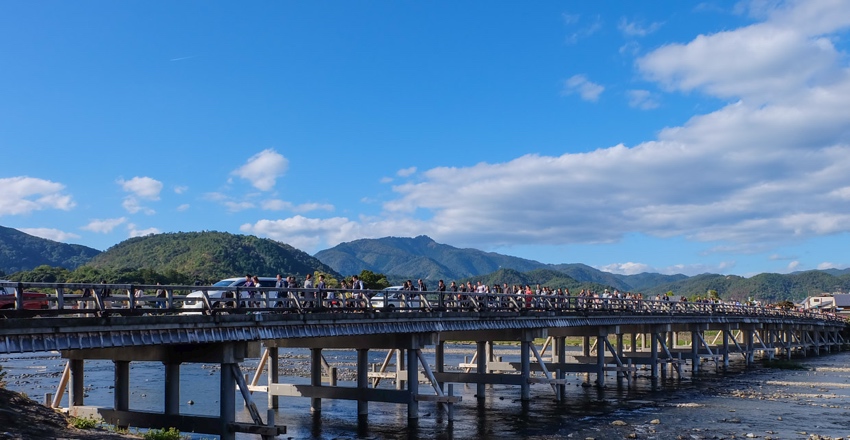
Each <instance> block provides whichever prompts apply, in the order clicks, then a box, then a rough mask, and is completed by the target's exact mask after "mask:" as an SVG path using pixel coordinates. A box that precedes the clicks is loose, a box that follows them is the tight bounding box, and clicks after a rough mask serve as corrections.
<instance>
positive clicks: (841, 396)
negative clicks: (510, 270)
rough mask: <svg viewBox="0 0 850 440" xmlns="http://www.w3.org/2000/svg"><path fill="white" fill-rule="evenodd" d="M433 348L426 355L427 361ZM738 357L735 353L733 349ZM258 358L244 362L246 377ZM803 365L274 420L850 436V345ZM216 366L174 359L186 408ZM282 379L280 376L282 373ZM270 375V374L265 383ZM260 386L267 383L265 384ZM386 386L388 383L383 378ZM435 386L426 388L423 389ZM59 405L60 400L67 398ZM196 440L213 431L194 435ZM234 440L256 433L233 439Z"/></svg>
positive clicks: (302, 413)
mask: <svg viewBox="0 0 850 440" xmlns="http://www.w3.org/2000/svg"><path fill="white" fill-rule="evenodd" d="M474 351H475V348H474V345H448V344H447V345H446V364H447V371H450V370H451V369H450V368H449V367H448V366H451V365H454V366H455V368H454V369H455V370H457V365H458V364H459V363H461V362H463V361H464V357H471V356H472V354H473V353H474ZM323 353H324V355H325V358H326V359H327V360H328V362H329V363H330V364H331V365H333V366H336V367H337V368H338V369H339V377H340V382H339V385H340V386H355V385H354V383H353V382H351V381H350V380H351V378H353V377H354V376H353V374H354V367H355V365H356V353H355V352H354V351H353V350H325V351H323ZM496 354H497V355H500V356H503V357H504V360H505V361H512V360H518V350H517V348H516V347H512V346H505V347H497V348H496ZM385 356H386V351H383V352H381V351H370V359H369V361H370V363H380V362H382V361H383V359H384V357H385ZM432 356H433V353H429V354H428V357H429V358H430V359H433V357H432ZM280 357H281V359H280V371H281V376H282V378H281V382H285V383H297V384H301V383H308V379H307V377H306V375H307V372H308V371H309V365H308V359H309V352H308V351H307V350H298V349H291V350H283V349H281V353H280ZM738 357H740V356H738ZM0 363H2V366H3V368H4V371H6V372H7V377H6V381H7V382H8V384H7V388H9V389H12V390H16V391H21V392H24V393H26V394H27V395H29V396H30V397H31V398H33V399H35V400H37V401H42V400H43V399H44V394H45V393H55V391H56V387H57V386H58V383H59V379H60V376H61V373H62V369H63V368H64V365H65V360H64V359H62V358H61V357H60V356H59V355H58V353H34V354H18V355H4V356H0ZM257 363H258V360H256V359H253V360H246V362H244V363H243V364H242V366H241V367H242V371H243V373H244V374H253V371H254V369H255V368H256V366H257ZM794 363H795V364H797V365H799V367H800V368H801V369H785V368H783V369H779V368H768V367H765V366H762V365H761V364H760V363H759V364H757V365H756V366H754V367H750V368H744V366H743V365H742V364H741V363H740V361H739V360H738V359H735V358H734V357H733V362H732V366H731V368H730V369H729V370H728V371H726V372H722V371H718V370H717V369H716V368H715V366H714V364H713V363H704V364H703V365H702V367H701V372H700V373H699V376H698V377H697V378H692V377H691V373H690V370H689V369H686V371H685V373H686V374H684V377H682V378H677V377H675V376H674V377H671V378H666V379H664V380H661V381H658V382H656V383H655V384H653V383H652V381H651V380H650V379H649V371H639V374H638V378H637V379H636V380H633V381H632V383H631V384H629V383H628V382H627V381H622V382H621V383H618V381H617V380H616V379H615V377H614V376H612V375H609V376H607V378H606V386H605V388H604V389H599V388H597V387H595V386H589V384H588V383H586V382H587V380H588V379H590V380H592V379H593V377H590V378H588V377H587V376H586V375H585V374H571V375H568V376H567V380H568V385H567V397H566V399H564V400H563V401H561V402H558V401H556V400H555V395H554V392H553V390H552V388H551V387H550V386H548V385H542V384H537V385H532V387H531V400H530V401H527V402H524V401H521V400H520V399H519V397H520V390H519V388H518V387H515V386H498V385H492V386H488V387H487V391H486V396H485V399H484V401H483V402H479V401H478V399H477V398H476V396H475V393H476V386H475V385H468V386H466V385H462V384H455V386H454V393H455V394H456V395H461V396H463V400H462V402H460V403H458V404H456V405H455V410H454V416H455V418H454V422H452V423H449V422H448V417H447V413H446V411H445V409H444V408H442V407H440V406H438V405H436V404H434V403H431V402H421V403H420V405H419V410H420V420H419V422H418V423H417V424H416V426H413V427H411V426H408V423H407V408H406V406H404V405H396V404H383V403H377V402H370V404H369V417H368V422H367V423H362V422H361V423H358V420H357V403H356V402H351V401H342V400H327V399H326V400H323V401H322V412H321V414H320V415H312V414H310V407H309V405H310V402H309V399H306V398H287V397H281V398H280V409H279V410H278V411H277V413H276V423H277V424H278V425H285V426H286V427H287V433H286V434H284V435H281V436H280V437H279V438H281V439H349V438H351V439H354V438H357V439H413V438H435V439H472V440H475V439H480V440H484V439H502V438H504V439H560V438H574V439H580V440H584V439H588V438H594V439H609V438H610V439H626V438H638V439H732V438H738V439H740V438H761V439H808V438H810V436H811V435H812V434H818V435H821V436H829V437H832V438H839V437H845V438H848V437H850V352H843V353H836V354H829V355H824V356H820V357H809V358H804V359H797V360H795V361H794ZM130 368H131V370H130V383H131V394H130V408H131V409H138V410H155V411H162V405H163V404H162V402H163V400H164V397H163V376H164V368H163V366H162V364H160V363H157V362H133V363H131V365H130ZM218 370H219V367H218V365H215V364H209V365H204V364H183V365H182V366H181V378H180V380H181V390H180V393H181V395H180V398H181V408H180V411H181V413H186V414H203V415H216V414H217V412H218V396H219V390H218V384H219V377H218V374H219V371H218ZM284 375H286V377H283V376H284ZM85 378H86V380H85V384H86V397H85V404H86V405H94V406H107V407H110V406H112V402H113V389H112V382H113V366H112V363H111V362H109V361H86V365H85ZM262 380H265V374H263V379H262ZM261 383H262V382H261ZM382 386H385V387H393V384H392V383H390V382H389V381H385V383H384V384H382ZM429 390H430V385H427V384H421V385H420V392H423V393H424V392H428V391H429ZM254 397H255V403H256V404H257V407H258V408H259V410H260V414H261V415H262V416H263V418H265V416H266V402H267V399H266V395H265V394H264V393H255V394H254ZM239 401H241V398H240V399H239V400H238V402H239ZM62 406H63V407H64V406H67V395H66V397H65V398H64V399H63V402H62ZM237 420H239V421H245V422H249V421H250V415H249V413H248V411H247V410H246V409H245V408H244V407H243V406H242V405H239V404H238V406H237ZM189 435H190V437H191V438H192V439H209V438H213V437H212V436H209V435H200V434H189ZM238 438H240V439H242V438H244V439H249V438H258V437H255V436H248V435H241V434H240V435H239V437H238Z"/></svg>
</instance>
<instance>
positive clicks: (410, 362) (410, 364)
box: [407, 338, 420, 423]
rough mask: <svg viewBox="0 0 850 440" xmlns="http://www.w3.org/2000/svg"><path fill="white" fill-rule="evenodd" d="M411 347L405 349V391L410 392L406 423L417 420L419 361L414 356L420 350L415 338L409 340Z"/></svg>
mask: <svg viewBox="0 0 850 440" xmlns="http://www.w3.org/2000/svg"><path fill="white" fill-rule="evenodd" d="M410 345H411V346H410V347H409V348H408V349H407V391H409V392H410V401H409V402H408V403H407V421H408V423H410V422H411V421H416V420H419V401H418V400H416V395H417V394H419V359H418V356H417V354H416V352H417V350H418V349H419V348H420V347H419V344H418V343H417V341H416V338H411V344H410Z"/></svg>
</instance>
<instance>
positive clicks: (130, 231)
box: [127, 223, 160, 238]
mask: <svg viewBox="0 0 850 440" xmlns="http://www.w3.org/2000/svg"><path fill="white" fill-rule="evenodd" d="M159 232H160V231H159V229H157V228H147V229H139V228H138V227H137V226H136V225H135V224H133V223H128V224H127V236H128V237H129V238H133V237H144V236H146V235H153V234H159Z"/></svg>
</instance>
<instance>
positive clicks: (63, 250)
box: [0, 226, 100, 274]
mask: <svg viewBox="0 0 850 440" xmlns="http://www.w3.org/2000/svg"><path fill="white" fill-rule="evenodd" d="M99 253H100V251H99V250H97V249H92V248H90V247H86V246H81V245H78V244H66V243H59V242H56V241H53V240H47V239H44V238H40V237H35V236H32V235H29V234H26V233H24V232H21V231H19V230H17V229H12V228H5V227H3V226H0V272H4V273H6V274H11V273H15V272H20V271H25V270H33V269H35V268H36V267H38V266H43V265H47V266H54V267H63V268H65V269H68V270H73V269H76V268H77V267H79V266H82V265H83V264H86V263H87V262H88V261H89V260H91V259H92V258H93V257H94V256H96V255H97V254H99Z"/></svg>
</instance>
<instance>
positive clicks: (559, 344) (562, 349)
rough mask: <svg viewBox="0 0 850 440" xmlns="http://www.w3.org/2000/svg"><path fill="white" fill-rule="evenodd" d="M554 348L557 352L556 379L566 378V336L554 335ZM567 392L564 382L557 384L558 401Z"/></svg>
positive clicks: (562, 398) (561, 399)
mask: <svg viewBox="0 0 850 440" xmlns="http://www.w3.org/2000/svg"><path fill="white" fill-rule="evenodd" d="M555 350H556V351H557V353H558V365H559V368H558V375H557V379H559V380H564V379H566V378H567V372H566V371H565V369H564V366H565V365H566V363H567V338H566V337H564V336H555ZM566 393H567V385H566V383H559V384H558V401H563V400H564V397H565V395H566Z"/></svg>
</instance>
